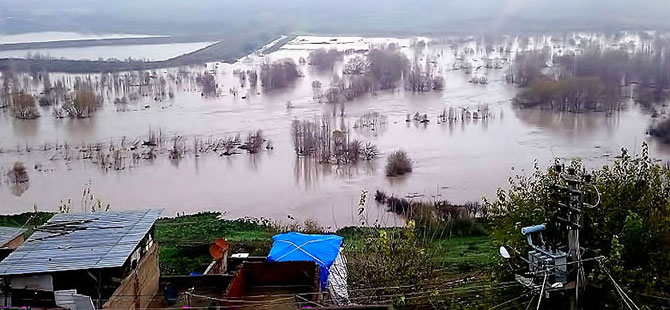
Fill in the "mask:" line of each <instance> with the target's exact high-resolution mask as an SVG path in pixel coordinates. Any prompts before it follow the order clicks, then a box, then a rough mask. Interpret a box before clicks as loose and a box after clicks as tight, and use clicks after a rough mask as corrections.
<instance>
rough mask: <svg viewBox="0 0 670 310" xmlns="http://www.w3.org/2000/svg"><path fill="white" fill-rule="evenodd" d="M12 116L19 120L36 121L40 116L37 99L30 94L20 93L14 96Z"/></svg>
mask: <svg viewBox="0 0 670 310" xmlns="http://www.w3.org/2000/svg"><path fill="white" fill-rule="evenodd" d="M11 108H12V114H14V117H16V118H19V119H35V118H38V117H39V116H40V113H39V112H38V111H37V105H36V104H35V98H33V96H31V95H29V94H25V93H18V94H14V95H13V96H12V105H11Z"/></svg>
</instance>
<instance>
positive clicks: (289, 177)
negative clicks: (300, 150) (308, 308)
mask: <svg viewBox="0 0 670 310" xmlns="http://www.w3.org/2000/svg"><path fill="white" fill-rule="evenodd" d="M391 42H394V43H398V44H399V45H400V46H401V47H402V51H403V52H405V53H407V54H408V55H410V59H412V57H413V56H414V54H415V53H420V54H419V55H418V56H417V58H421V61H424V57H426V55H431V56H432V57H434V58H433V59H435V63H434V66H435V68H436V70H437V71H438V72H439V74H440V75H442V76H443V77H444V79H445V82H446V85H445V87H444V90H441V91H431V92H411V91H408V90H405V88H404V87H400V88H398V89H395V90H379V91H375V92H374V93H373V94H368V95H364V96H361V97H358V98H356V99H354V100H352V101H346V102H344V103H340V104H329V103H325V102H322V100H319V99H318V96H315V95H316V93H318V92H321V90H319V89H318V88H315V87H314V83H313V81H319V82H320V83H321V84H322V85H324V86H323V88H324V89H325V88H327V87H328V86H327V85H329V84H330V83H331V80H332V79H333V75H340V76H341V74H342V67H343V64H342V63H341V62H339V63H337V64H336V66H335V68H334V69H333V70H325V71H324V70H318V69H316V68H315V67H313V66H310V65H307V64H305V63H302V62H301V61H300V59H301V58H307V57H308V55H309V53H310V51H311V50H313V49H315V48H318V47H336V48H338V49H342V50H345V49H346V50H353V53H352V54H347V56H345V61H346V59H349V58H351V57H355V56H354V55H356V52H358V53H363V52H364V50H365V49H367V48H368V47H369V46H370V44H381V43H391ZM415 43H416V41H415V40H407V39H363V38H315V37H298V38H296V39H295V40H294V41H293V42H291V43H289V44H287V45H285V46H284V47H283V48H281V49H279V50H278V51H275V52H272V53H271V54H269V55H251V56H249V57H247V58H245V59H242V60H241V61H239V62H238V63H235V64H233V65H227V64H219V63H211V64H207V66H206V67H205V66H196V67H189V68H170V69H165V70H156V71H155V72H151V73H147V76H149V79H150V81H151V82H150V83H149V84H151V85H154V86H155V87H152V88H147V89H146V90H144V91H142V89H141V87H137V86H132V85H131V84H132V83H130V84H128V85H131V86H129V87H121V88H114V87H111V86H109V81H110V80H119V79H123V78H124V74H125V76H128V75H130V74H137V73H124V74H119V75H118V76H113V77H112V78H111V79H110V77H109V76H107V77H106V78H105V77H103V76H99V75H63V74H50V80H51V82H52V83H55V82H56V81H63V82H64V83H66V84H73V83H75V82H76V81H82V80H89V79H90V81H92V83H93V84H95V85H103V86H100V87H99V92H100V93H101V94H103V95H104V99H105V101H104V103H103V104H102V106H101V107H100V109H99V110H98V111H96V112H95V114H93V115H92V116H91V117H90V118H85V119H68V118H56V117H54V116H53V115H52V111H51V108H50V107H40V109H41V110H40V114H41V117H39V118H37V119H34V120H19V119H15V118H14V117H12V116H11V115H10V114H9V113H7V112H4V113H2V114H0V149H1V152H0V172H1V175H2V177H0V180H2V182H1V183H0V208H2V211H3V212H4V213H12V212H22V211H29V210H32V209H33V207H34V206H35V205H36V206H37V208H38V209H39V210H45V211H46V210H49V211H56V210H58V207H59V206H61V205H62V204H68V199H69V200H70V202H69V204H70V205H71V207H72V209H73V210H79V209H81V208H90V206H91V203H90V202H87V201H82V200H85V199H83V198H82V192H83V191H84V190H85V189H90V191H91V193H94V194H95V199H100V203H101V204H102V205H107V204H109V205H110V206H111V208H112V209H132V208H147V207H162V208H165V210H166V211H165V212H164V214H165V215H174V214H176V213H181V212H187V213H190V212H197V211H204V210H218V211H223V212H225V213H226V215H227V216H228V217H231V218H236V217H242V216H253V217H267V218H272V219H276V220H284V221H286V220H287V219H289V218H295V219H296V220H301V219H306V218H314V219H317V220H318V221H319V222H320V223H322V224H323V225H326V226H328V225H330V226H333V227H335V226H338V227H342V226H346V225H350V224H355V223H357V222H358V215H357V210H358V202H359V199H360V195H361V192H362V191H364V190H367V191H369V192H370V193H374V191H375V190H377V189H380V190H385V191H387V192H389V193H395V194H397V195H413V196H416V195H423V196H424V197H431V196H436V195H440V197H441V198H442V199H448V200H450V201H453V202H466V201H478V200H480V199H481V197H482V196H488V197H493V196H494V194H495V191H496V189H497V188H498V187H505V186H506V184H507V180H508V178H509V177H510V176H511V175H513V174H516V173H520V174H523V173H530V172H528V170H529V169H532V167H533V164H534V161H537V163H538V164H539V166H540V167H545V166H547V165H549V164H550V163H551V162H552V159H553V158H555V157H558V158H563V159H570V158H573V157H579V158H581V159H582V160H583V161H584V162H585V163H586V164H587V166H589V167H598V166H601V165H603V164H606V163H609V162H611V161H612V160H613V157H615V156H616V155H618V154H619V152H620V149H621V148H622V147H625V148H628V149H630V150H633V151H634V150H639V148H640V145H641V143H642V142H644V141H647V142H648V143H649V144H650V152H651V155H652V156H653V157H655V158H658V159H659V160H667V159H670V148H669V147H666V146H665V145H663V144H661V143H659V142H657V141H655V140H653V139H650V138H649V137H648V136H647V135H646V131H647V129H648V127H649V124H650V117H649V115H648V114H647V113H645V112H644V111H642V109H640V108H639V107H638V106H636V105H635V104H633V103H630V102H629V103H627V104H626V105H625V108H624V109H623V110H621V111H617V112H613V113H612V112H609V113H600V112H593V113H568V112H564V113H561V112H556V111H549V110H540V109H519V108H516V107H514V106H512V105H511V99H512V98H513V97H514V96H515V95H516V94H517V92H518V88H517V87H516V86H515V85H510V84H508V83H506V82H505V74H506V72H507V71H506V70H505V69H504V68H505V66H506V65H507V64H506V63H505V61H504V60H503V58H505V57H504V55H503V53H499V54H498V53H495V54H493V56H490V57H494V58H499V59H501V65H500V66H496V67H497V68H490V69H486V68H484V67H482V66H479V67H481V68H479V67H477V62H481V61H483V60H482V58H481V53H480V52H477V51H478V49H477V45H478V44H477V42H476V40H464V41H463V42H462V43H459V44H458V45H454V44H452V43H449V44H446V43H445V44H442V43H439V42H435V43H433V44H430V45H429V47H428V48H426V49H425V50H421V51H418V50H417V48H416V47H413V45H414V44H415ZM175 45H178V44H175ZM175 45H171V46H170V47H169V48H167V47H163V48H161V53H162V52H163V50H165V52H166V53H167V52H169V53H170V54H174V53H175V52H177V51H178V50H179V49H180V48H179V47H175ZM464 47H471V48H472V49H473V50H474V51H475V52H473V53H472V54H471V55H470V56H466V57H463V56H462V55H460V52H459V51H461V50H463V48H464ZM114 48H115V49H116V48H118V49H126V48H124V47H122V46H117V47H114ZM145 48H146V46H144V47H142V49H145ZM12 52H14V51H12ZM147 52H149V51H147ZM77 53H81V55H90V57H94V58H97V57H103V58H106V57H108V56H104V55H97V54H96V56H93V55H94V54H95V52H93V51H88V50H86V48H78V49H77ZM151 53H153V54H152V55H157V54H158V52H156V53H154V51H151ZM438 55H439V56H438ZM52 56H55V55H52ZM0 57H3V55H2V53H0ZM135 57H137V58H142V57H141V56H140V55H135V56H133V58H135ZM282 58H291V59H294V60H295V62H296V63H299V68H300V70H301V72H302V74H303V76H302V77H300V78H299V79H298V80H297V81H296V82H295V83H293V84H291V85H289V87H285V88H281V89H275V90H269V91H266V90H264V89H263V88H262V87H260V86H258V87H252V86H249V83H248V82H247V81H241V80H240V77H239V74H237V73H239V72H241V71H244V70H247V69H252V68H257V67H258V66H260V65H261V64H263V63H266V62H268V61H270V60H276V59H282ZM456 61H459V62H470V63H472V64H474V65H472V66H469V67H468V68H469V70H467V71H470V72H469V73H466V71H465V70H454V67H455V66H454V63H455V62H456ZM204 72H211V73H212V74H213V75H214V77H215V78H216V84H218V90H217V91H216V94H215V95H207V94H204V93H203V92H202V90H201V86H200V85H199V84H198V83H197V82H196V80H197V78H198V76H201V75H202V74H203V73H204ZM481 76H485V77H486V81H487V83H485V84H479V83H471V82H472V80H473V77H481ZM34 79H35V77H30V76H29V75H22V76H21V77H20V78H19V80H20V81H22V83H23V84H24V85H33V86H31V87H32V88H31V89H32V91H34V92H35V93H39V91H40V86H39V85H40V83H38V82H35V81H34ZM104 81H106V82H104ZM106 83H107V84H106ZM104 85H107V86H106V87H104ZM138 88H139V91H138ZM159 89H162V91H160V93H161V94H162V95H160V96H159V95H157V92H158V91H157V90H159ZM168 92H169V93H170V94H171V95H169V96H166V95H165V94H166V93H168ZM130 95H133V96H130ZM121 97H124V98H130V97H134V98H133V99H132V100H127V101H126V100H120V99H119V98H121ZM115 101H116V103H115ZM5 110H6V109H5ZM449 110H453V111H457V113H458V114H459V115H461V113H468V114H470V115H472V113H473V112H478V115H483V114H484V113H485V114H486V117H468V118H463V119H458V120H454V121H445V120H444V118H440V115H441V114H443V113H445V112H446V111H449ZM484 111H485V112H484ZM373 112H376V113H378V114H377V115H381V116H383V117H381V118H380V120H383V121H380V122H379V123H377V125H376V126H375V128H374V130H371V129H370V127H368V126H361V125H360V124H361V122H364V121H365V120H366V119H369V117H370V115H373V114H371V113H373ZM415 113H419V114H420V115H423V114H425V115H426V116H427V117H426V119H427V120H429V122H418V121H414V120H412V119H411V118H410V119H409V120H408V118H409V115H414V114H415ZM361 118H363V121H362V120H361ZM318 119H327V120H328V122H329V123H330V124H333V127H336V128H338V129H341V130H342V131H344V132H346V133H347V134H348V135H350V136H351V137H352V138H355V139H359V140H361V141H363V142H371V143H373V144H375V145H376V146H377V147H378V149H379V151H380V153H381V154H380V156H378V158H376V159H375V160H372V161H369V162H368V161H366V162H360V163H358V164H355V165H346V166H336V165H324V164H319V163H317V162H316V161H314V160H313V159H310V158H302V157H298V156H296V152H295V151H294V144H293V138H292V135H291V125H292V122H293V121H294V120H318ZM256 130H262V132H263V136H264V137H265V139H267V140H269V141H271V145H272V147H271V148H267V149H266V148H264V149H263V150H261V151H260V152H258V153H256V154H247V153H246V152H243V151H241V152H239V154H235V155H231V156H228V154H226V155H223V154H222V152H221V151H216V150H213V149H212V148H210V147H209V145H212V144H216V143H214V142H212V141H218V140H222V139H226V138H231V137H235V136H236V135H239V136H240V137H241V139H242V140H244V139H246V137H247V136H248V135H249V132H251V131H256ZM155 135H159V136H160V137H162V138H158V139H157V140H158V141H163V142H161V143H157V144H162V145H163V146H162V147H161V146H160V145H158V146H157V149H156V151H155V152H156V154H155V155H154V154H153V153H152V154H151V158H150V159H146V158H144V157H142V155H137V156H135V155H133V154H136V153H137V152H139V149H141V147H140V146H138V145H142V144H147V143H146V142H147V141H152V137H151V136H155ZM133 148H135V149H133ZM177 148H179V149H180V150H181V151H180V155H179V156H173V155H172V153H171V152H172V151H171V150H173V149H177ZM397 149H403V150H405V151H407V153H408V154H409V156H410V157H411V158H412V160H413V162H414V170H413V172H412V173H411V174H408V175H406V176H403V177H395V178H388V177H386V175H385V172H384V165H385V163H386V155H387V154H389V153H391V152H392V151H394V150H397ZM101 150H102V151H104V150H108V151H107V153H106V154H112V153H113V152H114V151H115V150H123V153H121V155H116V157H114V158H112V161H113V163H111V164H109V163H101V160H104V158H106V160H109V159H110V157H109V156H105V157H104V158H102V157H96V156H92V155H90V153H91V152H97V154H99V153H100V152H101ZM133 152H136V153H133ZM117 154H118V153H117ZM137 154H139V153H137ZM17 161H20V162H23V163H24V165H25V167H26V168H27V170H28V175H29V178H30V181H29V183H28V184H27V185H26V186H23V187H22V188H16V187H15V186H13V185H12V184H10V183H9V182H8V181H7V180H6V178H5V175H6V174H7V173H6V172H7V171H8V170H9V169H10V168H11V167H12V165H13V164H14V163H15V162H17ZM87 197H88V196H87ZM370 200H371V199H370ZM366 212H367V217H368V219H369V220H370V221H371V222H372V221H375V220H378V221H379V222H380V223H382V224H387V225H393V224H398V223H401V222H402V221H401V220H400V219H397V218H395V217H394V216H393V215H391V214H389V213H386V212H385V211H384V209H383V208H381V207H377V206H375V204H374V203H373V202H371V203H369V206H368V207H367V208H366Z"/></svg>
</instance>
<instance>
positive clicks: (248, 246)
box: [155, 212, 274, 274]
mask: <svg viewBox="0 0 670 310" xmlns="http://www.w3.org/2000/svg"><path fill="white" fill-rule="evenodd" d="M220 215H221V214H220V213H215V212H205V213H198V214H194V215H186V216H180V217H175V218H162V219H159V220H158V222H157V223H156V231H155V237H156V241H157V242H158V244H160V254H159V255H160V267H161V271H162V273H163V274H188V273H190V272H193V271H203V270H204V267H203V266H206V265H207V264H209V263H210V262H211V260H212V258H211V257H210V255H209V246H210V245H211V244H212V243H213V241H214V240H215V239H217V238H224V239H226V240H228V242H230V245H231V251H232V252H248V253H250V254H251V255H266V254H267V253H268V251H269V250H270V247H271V245H272V239H271V238H272V235H273V234H274V230H273V228H272V227H271V225H270V222H267V221H265V222H263V221H257V220H250V219H238V220H223V219H221V218H220Z"/></svg>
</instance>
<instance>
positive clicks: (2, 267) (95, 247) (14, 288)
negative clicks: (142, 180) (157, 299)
mask: <svg viewBox="0 0 670 310" xmlns="http://www.w3.org/2000/svg"><path fill="white" fill-rule="evenodd" d="M161 212H162V210H155V209H149V210H133V211H118V212H94V213H74V214H57V215H54V216H53V217H52V218H51V219H50V220H49V221H48V222H47V223H45V224H44V225H42V226H41V227H38V228H37V229H36V230H35V232H34V233H33V234H32V235H31V236H30V238H28V240H26V242H25V243H24V244H23V245H21V246H19V247H18V248H17V249H16V250H15V251H14V252H12V253H11V254H10V255H9V256H8V257H7V258H6V259H4V260H3V261H2V262H0V277H2V278H3V282H4V287H3V288H2V295H3V296H1V297H2V300H0V303H2V304H4V305H6V306H12V307H16V306H32V307H53V306H57V304H56V299H55V297H54V296H55V292H57V291H62V290H76V292H77V294H80V295H86V296H90V297H91V299H92V300H93V301H94V304H96V305H97V307H98V308H100V307H102V305H103V304H105V303H109V302H112V301H114V296H115V295H119V291H122V292H124V294H127V292H128V291H130V292H131V293H133V292H134V294H135V295H136V296H134V297H135V298H128V297H127V296H124V298H123V300H124V302H125V303H127V304H128V305H125V304H124V305H123V306H122V307H123V308H129V307H131V306H133V308H136V309H142V308H143V307H142V304H141V302H140V300H139V298H140V297H142V296H144V295H151V296H150V297H153V294H155V291H156V290H157V288H158V277H159V276H160V271H159V269H158V254H157V249H156V246H155V245H154V241H153V230H154V223H155V221H156V220H157V219H158V217H159V216H160V214H161ZM129 278H131V279H129ZM131 295H132V294H131ZM140 295H141V296H140ZM147 298H148V297H147ZM148 299H149V300H151V298H148ZM117 302H118V300H117ZM126 306H127V307H126ZM145 307H146V306H145Z"/></svg>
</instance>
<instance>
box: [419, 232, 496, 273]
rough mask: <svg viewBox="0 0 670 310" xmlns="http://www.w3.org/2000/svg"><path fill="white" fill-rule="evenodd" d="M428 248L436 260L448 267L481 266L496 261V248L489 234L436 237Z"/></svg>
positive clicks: (468, 267) (466, 267) (465, 267)
mask: <svg viewBox="0 0 670 310" xmlns="http://www.w3.org/2000/svg"><path fill="white" fill-rule="evenodd" d="M429 248H430V249H431V250H432V251H433V252H434V253H435V259H436V262H437V263H439V264H441V265H444V266H445V267H448V268H451V267H454V268H455V269H461V270H462V269H471V268H482V267H487V266H491V265H493V264H495V262H496V260H495V257H496V256H495V255H496V248H495V246H493V243H492V241H491V237H489V236H471V237H454V238H451V239H437V240H434V241H432V242H431V243H430V246H429Z"/></svg>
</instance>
